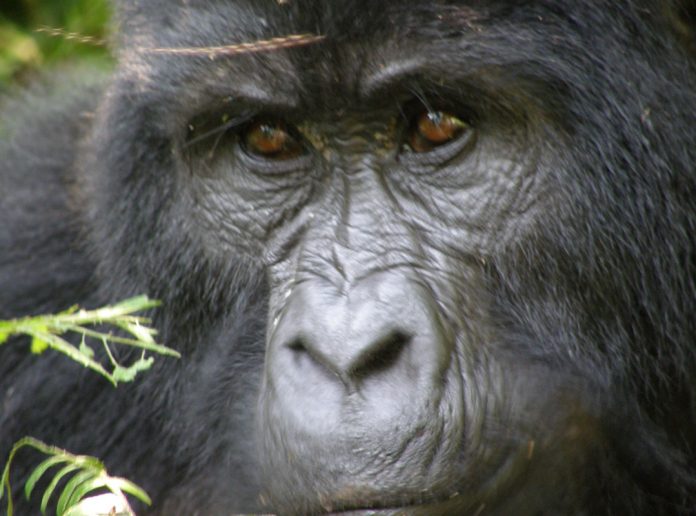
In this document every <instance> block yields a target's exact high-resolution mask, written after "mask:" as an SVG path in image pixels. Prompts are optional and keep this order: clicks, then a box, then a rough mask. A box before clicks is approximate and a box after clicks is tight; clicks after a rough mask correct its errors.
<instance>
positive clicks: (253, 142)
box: [242, 119, 306, 160]
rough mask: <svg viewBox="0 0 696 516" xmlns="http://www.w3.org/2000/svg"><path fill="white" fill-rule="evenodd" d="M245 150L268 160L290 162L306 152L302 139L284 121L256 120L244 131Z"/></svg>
mask: <svg viewBox="0 0 696 516" xmlns="http://www.w3.org/2000/svg"><path fill="white" fill-rule="evenodd" d="M242 140H243V142H244V148H245V149H246V151H247V152H249V153H250V154H253V155H254V156H258V157H261V158H266V159H273V160H288V159H293V158H297V157H298V156H300V155H302V154H303V153H304V152H305V150H306V149H305V146H304V145H303V144H302V138H301V137H300V135H299V134H298V133H297V131H296V130H294V128H292V127H290V126H289V125H288V124H286V123H285V122H283V121H282V120H274V119H270V120H265V119H262V120H254V121H252V122H251V123H250V124H249V125H248V126H247V127H246V128H245V129H244V131H243V134H242Z"/></svg>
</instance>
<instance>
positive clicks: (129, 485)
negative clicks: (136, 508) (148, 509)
mask: <svg viewBox="0 0 696 516" xmlns="http://www.w3.org/2000/svg"><path fill="white" fill-rule="evenodd" d="M107 487H108V488H109V489H110V490H111V492H113V493H115V489H117V490H120V491H123V492H124V493H128V494H132V495H133V496H135V497H136V498H137V499H138V500H140V501H141V502H143V503H145V504H147V505H152V500H151V499H150V497H149V496H148V494H147V493H146V492H145V491H144V490H143V489H142V488H141V487H140V486H138V485H136V484H134V483H133V482H131V481H130V480H128V479H127V478H121V477H111V478H109V482H108V483H107Z"/></svg>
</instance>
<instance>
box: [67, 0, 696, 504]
mask: <svg viewBox="0 0 696 516" xmlns="http://www.w3.org/2000/svg"><path fill="white" fill-rule="evenodd" d="M643 4H645V5H643ZM117 7H118V16H119V21H120V26H121V30H122V35H121V37H120V41H119V46H118V57H119V66H118V69H117V70H116V73H115V74H114V76H113V78H112V80H111V82H110V83H109V85H108V87H107V89H106V91H105V93H104V94H103V96H102V99H101V101H100V103H99V106H98V108H97V110H96V113H95V114H94V122H93V125H92V126H91V127H90V129H89V132H88V137H87V138H86V139H85V140H84V141H83V143H82V145H81V150H80V154H79V156H80V157H79V160H78V162H79V172H78V175H79V177H78V180H77V185H78V187H77V188H75V189H74V191H73V194H74V196H75V199H76V201H75V202H76V203H77V204H79V205H85V206H87V208H86V210H85V212H84V213H83V214H82V215H80V217H81V220H82V221H83V222H84V224H85V226H86V228H87V230H86V232H87V235H88V236H87V239H88V244H87V245H88V247H89V249H91V253H92V256H93V257H94V258H93V259H94V261H95V262H96V271H97V272H96V274H97V277H98V278H99V292H100V293H102V295H103V296H104V298H106V299H112V298H117V297H120V296H123V295H128V294H131V293H138V292H143V291H144V292H147V293H149V294H150V295H151V296H153V297H159V298H160V299H162V300H163V302H164V303H163V306H164V308H163V309H162V310H161V311H160V313H159V314H158V315H157V319H156V322H157V324H158V326H159V328H160V329H161V332H162V338H163V340H164V341H165V342H166V343H167V344H169V345H172V346H174V347H176V348H178V349H179V350H181V351H182V353H183V354H184V355H185V358H184V359H183V360H182V361H181V363H178V364H161V367H160V369H158V370H157V371H154V372H153V373H152V374H151V375H148V378H147V379H146V381H145V382H144V383H143V384H142V385H141V386H139V387H137V388H135V389H137V391H136V392H137V393H138V395H139V396H140V398H139V399H142V400H143V401H142V402H141V403H140V404H141V405H142V407H146V408H147V410H148V411H149V413H151V414H155V416H153V418H152V419H148V420H147V421H148V422H147V425H149V426H148V432H149V434H148V435H147V438H146V439H139V438H138V436H137V434H136V430H137V429H138V428H139V427H138V426H135V427H134V428H133V429H131V430H130V431H129V432H130V434H131V436H132V437H133V439H135V440H143V441H146V443H145V442H144V443H143V444H142V445H141V444H136V446H144V445H145V444H147V445H148V446H150V447H151V448H152V449H155V450H159V451H161V452H162V453H161V454H158V455H157V457H161V460H162V463H161V464H151V463H150V464H148V465H147V467H146V466H144V465H143V464H142V463H140V462H138V461H137V460H135V459H133V460H126V459H124V458H123V456H124V455H127V454H126V453H125V451H124V449H123V448H119V447H118V446H116V447H115V448H114V449H113V450H112V451H110V452H109V453H111V455H112V456H113V460H114V461H115V462H116V464H117V465H119V464H123V466H122V467H123V468H124V469H126V471H125V472H124V474H127V473H128V472H135V473H136V474H138V472H140V473H139V474H140V475H144V478H143V479H139V478H138V477H137V476H136V477H135V478H134V479H135V480H140V481H142V482H144V483H145V485H146V486H149V487H150V489H151V491H153V494H154V495H155V499H156V500H157V501H158V502H159V505H156V506H155V512H158V513H161V514H183V513H194V512H198V513H201V512H202V513H205V514H222V513H227V512H229V511H230V510H232V511H239V510H245V511H248V510H271V511H274V512H279V513H288V514H310V513H311V514H315V513H323V512H333V511H365V513H369V514H377V513H380V514H382V513H384V514H391V513H393V512H399V511H407V512H408V513H418V514H427V515H435V514H463V513H467V512H468V511H470V512H471V513H472V514H481V513H484V512H485V513H493V514H513V513H514V514H545V513H549V514H559V513H564V514H580V513H583V514H600V513H605V512H608V513H611V512H612V511H613V512H614V513H616V512H617V511H618V512H619V513H620V512H626V511H627V512H628V513H640V512H641V511H646V512H645V513H646V514H648V513H650V514H655V513H658V512H659V511H664V512H665V513H677V512H679V511H680V510H682V511H685V512H687V511H688V510H689V507H693V503H696V501H695V500H694V498H693V493H694V492H696V484H695V483H694V479H695V478H696V471H695V470H694V469H693V464H694V463H696V462H694V460H693V459H696V458H695V457H693V454H692V451H691V450H693V449H694V448H693V447H694V446H696V432H695V430H694V428H696V425H694V422H695V421H694V416H695V414H694V411H693V406H694V404H693V390H694V389H693V374H692V373H693V372H694V364H695V362H694V357H693V356H692V355H693V353H692V352H691V349H692V348H693V342H694V337H696V329H695V328H694V323H691V322H687V319H688V317H687V316H686V314H687V313H690V311H691V310H693V309H694V308H696V307H695V306H694V303H695V302H696V301H695V300H696V288H695V286H694V281H693V277H694V276H693V273H694V271H695V270H696V265H694V264H695V263H696V261H695V251H694V249H695V248H696V245H695V243H696V241H695V239H694V235H695V234H696V233H694V231H696V212H695V210H694V208H693V205H692V203H693V198H694V197H693V196H692V195H691V194H695V193H696V176H695V174H694V169H693V162H694V161H693V158H694V150H693V149H694V146H693V145H692V144H693V141H694V136H695V135H696V133H695V132H694V127H693V123H692V122H693V120H691V119H690V116H692V115H693V105H694V104H693V101H694V100H696V99H694V91H696V89H695V88H694V87H693V86H694V85H695V84H696V82H695V80H694V73H693V63H692V62H691V57H690V56H688V55H687V54H686V53H685V52H684V51H683V50H682V48H681V47H679V46H677V44H676V43H675V41H676V40H674V37H673V35H672V34H671V33H670V32H669V26H668V18H667V17H665V16H663V14H664V12H663V11H661V10H659V9H657V8H656V7H655V6H654V5H653V3H651V2H632V3H630V5H629V4H625V5H624V4H622V5H615V4H614V3H612V2H601V1H598V2H572V3H571V2H567V3H564V2H552V3H548V4H547V3H546V2H531V3H526V4H525V5H521V4H518V3H517V2H506V1H500V2H406V3H403V2H378V3H377V2H373V3H369V2H354V1H350V2H338V3H336V2H332V3H326V2H323V3H316V5H315V4H314V3H313V2H309V3H307V2H299V1H290V2H275V1H273V2H271V1H268V2H245V1H240V2H229V1H213V2H198V1H182V2H174V1H164V0H159V1H149V2H139V1H137V0H132V1H125V0H124V1H123V2H122V3H120V4H119V5H118V6H117ZM682 28H684V27H682ZM254 42H255V43H254ZM247 43H253V45H247ZM689 112H691V115H689ZM110 396H118V395H117V394H110ZM142 407H141V412H140V413H139V414H140V415H139V416H136V415H135V413H134V415H133V416H132V418H133V419H135V418H136V417H139V418H146V416H144V415H143V411H142ZM128 417H131V416H128ZM138 424H139V425H140V424H145V423H140V422H139V423H138ZM77 431H78V430H77V426H76V428H75V429H73V431H72V432H73V433H72V435H73V436H74V435H77ZM142 433H143V432H140V435H142ZM126 435H128V432H126ZM104 458H105V460H106V461H107V463H108V459H109V457H108V456H107V457H104ZM157 460H159V459H157ZM143 461H145V460H144V459H143ZM145 462H147V461H145ZM153 475H154V476H153ZM131 476H132V474H131ZM148 482H149V484H148ZM182 511H184V512H182ZM380 511H382V512H380Z"/></svg>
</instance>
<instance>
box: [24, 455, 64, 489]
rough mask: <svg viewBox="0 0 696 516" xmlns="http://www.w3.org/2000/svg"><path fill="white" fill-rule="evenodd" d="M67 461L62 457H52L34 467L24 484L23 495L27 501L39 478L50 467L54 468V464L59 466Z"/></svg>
mask: <svg viewBox="0 0 696 516" xmlns="http://www.w3.org/2000/svg"><path fill="white" fill-rule="evenodd" d="M67 460H68V459H67V458H66V457H64V456H61V455H53V456H52V457H49V458H47V459H46V460H44V461H43V462H42V463H41V464H39V465H38V466H36V468H35V469H34V471H32V472H31V475H29V478H28V479H27V481H26V482H25V484H24V495H25V496H26V497H27V500H28V499H29V497H30V496H31V492H32V491H33V490H34V487H35V486H36V483H37V482H38V481H39V480H40V479H41V476H42V475H43V474H44V473H46V471H47V470H48V469H49V468H50V467H52V466H55V465H56V464H60V463H62V462H66V461H67Z"/></svg>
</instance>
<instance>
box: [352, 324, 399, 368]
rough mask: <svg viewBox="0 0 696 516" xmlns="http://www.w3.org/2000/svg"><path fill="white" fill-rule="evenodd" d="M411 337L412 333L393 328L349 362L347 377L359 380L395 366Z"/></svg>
mask: <svg viewBox="0 0 696 516" xmlns="http://www.w3.org/2000/svg"><path fill="white" fill-rule="evenodd" d="M412 338H413V336H412V335H410V334H408V333H406V332H404V331H400V330H394V331H391V332H389V333H388V334H387V335H386V336H385V337H383V338H381V339H378V340H376V341H375V342H374V343H372V345H370V346H368V347H367V348H365V349H364V350H363V352H362V353H360V355H359V356H358V357H357V358H356V359H355V361H354V362H353V363H352V364H351V366H350V368H349V370H348V375H349V377H352V378H355V379H357V380H361V379H364V378H367V377H370V376H376V375H379V374H380V373H382V372H386V371H388V370H390V369H393V368H395V367H396V364H397V362H398V361H399V358H400V357H401V355H402V353H403V351H404V349H405V348H406V346H407V345H408V344H409V342H411V340H412Z"/></svg>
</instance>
